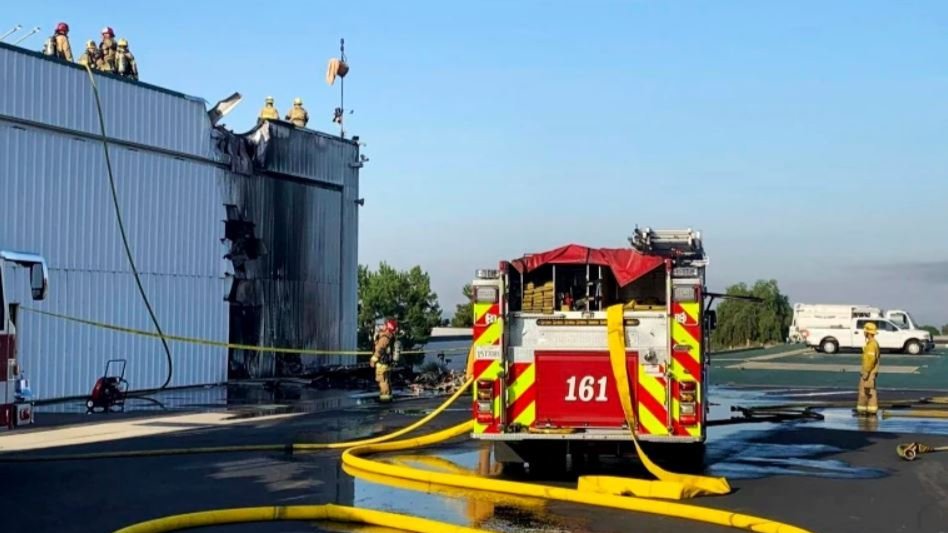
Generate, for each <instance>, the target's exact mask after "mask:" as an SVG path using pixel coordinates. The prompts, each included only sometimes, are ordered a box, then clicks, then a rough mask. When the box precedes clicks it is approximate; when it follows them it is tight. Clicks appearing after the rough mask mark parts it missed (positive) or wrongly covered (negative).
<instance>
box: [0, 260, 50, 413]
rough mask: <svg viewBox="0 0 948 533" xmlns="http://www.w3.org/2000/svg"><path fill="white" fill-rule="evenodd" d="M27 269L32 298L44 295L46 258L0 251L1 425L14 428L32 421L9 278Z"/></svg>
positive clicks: (45, 287) (45, 288)
mask: <svg viewBox="0 0 948 533" xmlns="http://www.w3.org/2000/svg"><path fill="white" fill-rule="evenodd" d="M17 266H19V267H23V268H26V269H28V272H29V276H30V292H31V297H32V298H33V300H42V299H44V298H46V292H47V287H48V280H49V274H48V271H47V268H46V260H45V259H43V258H42V257H40V256H38V255H36V254H30V253H22V252H7V251H0V427H6V428H9V429H13V428H14V427H16V426H22V425H25V424H32V423H33V403H32V402H31V401H30V398H31V394H30V388H29V381H27V379H26V377H25V376H24V375H23V373H22V369H21V368H20V366H19V365H18V364H17V360H16V355H17V342H16V322H17V311H18V309H19V304H17V303H12V302H15V300H16V298H15V297H14V296H13V295H14V294H15V292H14V290H13V284H12V279H11V278H15V277H16V276H15V273H16V271H15V270H13V269H12V268H8V267H17Z"/></svg>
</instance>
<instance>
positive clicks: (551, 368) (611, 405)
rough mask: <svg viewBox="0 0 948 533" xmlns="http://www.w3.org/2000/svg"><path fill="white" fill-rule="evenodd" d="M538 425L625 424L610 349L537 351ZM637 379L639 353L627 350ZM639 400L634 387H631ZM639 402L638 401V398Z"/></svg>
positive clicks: (631, 373) (630, 368)
mask: <svg viewBox="0 0 948 533" xmlns="http://www.w3.org/2000/svg"><path fill="white" fill-rule="evenodd" d="M534 356H535V361H536V363H535V375H536V383H535V385H534V387H535V388H536V391H537V392H536V396H535V402H536V406H535V413H536V414H535V422H534V424H535V426H536V427H538V428H544V427H567V428H610V429H617V428H621V427H623V425H624V424H625V416H624V415H623V413H622V405H621V404H620V403H619V396H618V392H617V390H616V381H615V377H614V376H613V374H612V367H611V366H610V363H609V353H608V352H604V351H603V352H580V351H559V350H557V351H539V350H538V351H536V352H534ZM626 360H627V365H628V366H627V368H628V371H629V380H630V382H631V383H636V382H637V379H636V372H637V371H636V367H637V363H638V356H637V354H636V353H635V352H627V355H626ZM632 399H633V402H636V394H635V391H632ZM636 403H637V402H636Z"/></svg>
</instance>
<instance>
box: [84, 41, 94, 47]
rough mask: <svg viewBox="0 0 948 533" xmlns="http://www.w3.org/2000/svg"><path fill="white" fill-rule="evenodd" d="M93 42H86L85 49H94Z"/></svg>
mask: <svg viewBox="0 0 948 533" xmlns="http://www.w3.org/2000/svg"><path fill="white" fill-rule="evenodd" d="M95 47H96V46H95V41H86V48H95Z"/></svg>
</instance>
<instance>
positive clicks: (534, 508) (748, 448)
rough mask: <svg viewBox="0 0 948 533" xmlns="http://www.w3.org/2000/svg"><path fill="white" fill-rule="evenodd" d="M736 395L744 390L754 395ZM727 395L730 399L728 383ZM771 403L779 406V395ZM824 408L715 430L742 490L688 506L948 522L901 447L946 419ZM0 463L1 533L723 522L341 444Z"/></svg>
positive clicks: (927, 473) (333, 432)
mask: <svg viewBox="0 0 948 533" xmlns="http://www.w3.org/2000/svg"><path fill="white" fill-rule="evenodd" d="M734 394H735V395H736V397H738V398H743V397H747V396H748V395H753V394H756V393H750V392H746V391H740V392H737V393H734ZM719 397H721V398H726V397H727V393H721V394H720V395H719ZM834 399H838V398H834ZM767 400H768V403H773V398H768V399H767ZM795 401H796V399H795ZM435 404H436V402H434V401H431V400H425V401H414V402H404V403H401V404H395V405H393V406H389V407H385V408H383V407H371V408H351V409H344V410H337V411H334V412H329V413H310V414H304V415H300V416H297V417H293V418H290V419H282V420H273V421H266V420H250V421H248V422H246V423H244V424H241V425H238V426H228V427H226V428H220V429H207V430H194V431H188V432H183V433H175V434H170V435H160V436H153V437H143V438H137V439H128V440H121V441H113V442H108V443H103V444H97V445H84V446H74V447H70V448H68V449H66V448H62V449H57V450H46V451H44V452H43V453H54V452H65V453H82V452H92V451H112V450H132V449H150V448H167V447H198V446H219V445H227V444H265V443H281V444H282V443H289V442H331V441H342V440H352V439H355V438H361V437H366V436H370V435H377V434H382V433H386V432H388V431H390V430H392V429H394V428H397V427H401V426H404V425H406V424H407V423H409V422H411V421H414V420H417V417H418V416H419V415H420V413H419V412H418V410H419V409H420V408H423V407H430V406H432V405H435ZM466 414H467V413H466V412H465V411H464V410H462V409H456V410H451V411H449V412H448V413H446V414H445V415H443V416H442V417H440V419H439V420H436V421H435V423H433V425H432V426H431V429H437V428H441V427H446V426H448V425H451V424H454V423H457V422H458V421H460V420H462V419H463V418H464V417H465V416H466ZM826 414H827V418H826V420H825V421H823V422H806V423H786V424H780V425H775V424H756V425H736V426H725V427H720V428H715V429H714V430H713V431H712V433H711V436H710V437H711V441H710V445H709V453H708V457H709V463H710V472H711V473H714V474H717V475H725V476H727V477H728V479H729V481H730V482H731V485H732V487H734V488H735V492H734V493H733V494H730V495H728V496H723V497H715V498H702V499H700V500H696V501H695V502H694V503H696V504H698V505H704V506H710V507H718V508H721V509H727V510H732V511H738V512H743V513H749V514H755V515H759V516H764V517H769V518H774V519H777V520H780V521H784V522H788V523H791V524H794V525H798V526H801V527H804V528H808V529H810V530H812V531H818V532H848V531H861V532H875V531H878V532H880V533H881V532H920V533H939V532H948V453H943V454H931V455H926V456H924V457H923V458H922V459H920V460H918V461H916V462H914V463H907V462H904V461H902V460H900V459H899V458H898V457H897V456H896V454H895V451H894V450H895V446H896V444H898V443H901V442H910V441H913V440H918V441H922V442H926V443H930V444H942V445H943V444H948V426H946V425H943V424H942V425H934V426H933V425H931V424H925V423H923V421H916V420H909V421H905V420H899V421H894V420H881V421H880V422H879V424H878V425H877V426H876V427H865V426H863V427H860V426H858V425H857V422H856V421H855V419H853V418H852V416H851V415H850V414H849V413H848V410H846V409H837V410H830V411H827V413H826ZM933 428H934V429H933ZM890 429H895V430H897V431H898V433H892V432H890V431H889V430H890ZM915 431H919V432H918V433H916V432H915ZM933 432H934V433H937V434H935V435H933V434H931V433H933ZM478 450H479V447H478V444H476V443H473V442H470V441H461V442H458V443H456V444H451V445H447V446H443V447H440V448H437V449H433V450H427V451H425V452H423V453H426V454H429V455H433V456H436V457H439V458H442V459H448V460H450V461H453V462H454V463H455V464H457V465H459V466H460V467H465V468H472V467H474V466H475V465H476V463H477V460H478V455H479V452H478ZM394 459H398V458H394ZM405 460H408V458H406V459H405ZM607 467H608V465H607ZM0 472H2V477H3V479H4V480H6V482H5V483H3V484H2V485H0V487H2V488H0V531H3V532H7V531H11V532H13V531H15V532H20V531H24V532H27V531H28V532H36V533H43V532H57V533H60V532H61V533H68V532H90V531H91V532H105V531H112V530H114V529H116V528H119V527H121V526H125V525H129V524H131V523H134V522H138V521H141V520H146V519H150V518H155V517H160V516H165V515H169V514H176V513H185V512H193V511H199V510H207V509H214V508H229V507H242V506H257V505H294V504H319V503H330V502H333V503H340V504H346V505H353V504H354V505H357V506H361V507H369V508H377V509H385V510H394V511H402V512H413V513H417V514H420V515H423V516H427V517H431V518H435V519H440V520H446V521H450V522H456V523H461V524H465V525H474V524H476V525H478V526H479V527H483V528H486V529H491V530H497V531H523V530H530V531H544V532H553V531H589V532H620V531H621V532H627V531H649V532H657V533H661V532H666V531H667V532H675V533H687V532H698V531H702V532H704V531H709V532H713V531H728V530H727V529H724V528H712V527H708V526H705V525H701V524H696V523H691V522H685V521H681V520H676V519H670V518H662V517H656V516H651V515H644V514H631V513H626V512H620V511H613V510H607V509H600V508H594V507H587V506H581V505H572V504H564V503H557V502H547V503H542V502H535V501H520V500H517V499H515V498H510V497H492V496H490V495H483V494H467V495H458V494H449V495H445V494H437V493H435V494H427V495H425V494H423V493H419V492H415V491H412V490H406V489H399V488H392V487H388V486H383V485H376V484H373V483H369V482H365V481H362V480H353V479H352V478H350V477H349V476H347V475H346V474H345V473H343V472H342V471H341V467H340V465H339V452H321V453H315V454H306V455H296V456H288V455H285V454H282V453H264V454H260V453H253V454H220V455H197V456H175V457H153V458H143V459H110V460H96V461H84V462H55V463H32V464H0ZM538 481H539V480H538ZM554 483H556V484H561V485H570V484H571V483H572V482H571V481H562V480H559V481H555V482H554ZM324 527H325V526H324ZM346 529H347V530H353V529H352V528H346ZM318 530H320V529H319V528H317V527H316V526H314V525H311V524H292V523H272V524H253V525H241V526H228V527H215V528H206V529H204V530H202V531H221V532H246V531H263V532H290V531H318ZM355 530H360V528H355ZM361 530H364V529H361ZM373 531H379V530H378V529H377V528H376V529H374V530H373Z"/></svg>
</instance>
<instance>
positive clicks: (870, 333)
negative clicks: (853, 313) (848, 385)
mask: <svg viewBox="0 0 948 533" xmlns="http://www.w3.org/2000/svg"><path fill="white" fill-rule="evenodd" d="M863 331H864V332H865V333H866V345H865V346H863V348H862V373H861V374H860V376H859V400H858V403H857V405H856V413H857V414H860V415H869V416H875V414H876V411H878V410H879V397H878V395H877V394H876V376H877V375H878V374H879V343H878V342H877V341H876V332H877V331H878V330H877V328H876V324H875V323H874V322H869V323H867V324H866V327H865V328H864V329H863Z"/></svg>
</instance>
